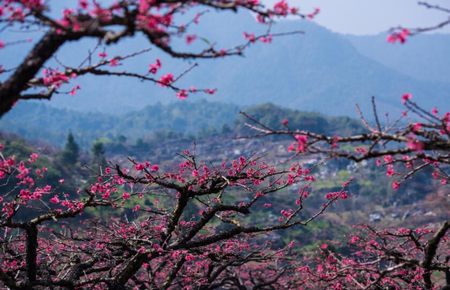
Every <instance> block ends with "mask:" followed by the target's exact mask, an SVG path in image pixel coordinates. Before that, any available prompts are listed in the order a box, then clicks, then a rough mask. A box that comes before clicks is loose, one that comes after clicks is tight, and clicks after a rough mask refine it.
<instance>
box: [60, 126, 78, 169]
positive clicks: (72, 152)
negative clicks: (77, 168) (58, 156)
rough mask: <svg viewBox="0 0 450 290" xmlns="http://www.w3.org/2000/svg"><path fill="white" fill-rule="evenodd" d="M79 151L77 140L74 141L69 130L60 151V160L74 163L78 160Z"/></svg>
mask: <svg viewBox="0 0 450 290" xmlns="http://www.w3.org/2000/svg"><path fill="white" fill-rule="evenodd" d="M79 153H80V147H79V146H78V144H77V142H75V138H74V137H73V134H72V132H70V133H69V135H67V141H66V146H65V147H64V151H63V153H62V161H63V162H64V163H67V164H75V163H77V161H78V156H79Z"/></svg>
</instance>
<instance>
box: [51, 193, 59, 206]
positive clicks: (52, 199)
mask: <svg viewBox="0 0 450 290" xmlns="http://www.w3.org/2000/svg"><path fill="white" fill-rule="evenodd" d="M50 202H51V203H54V204H58V203H59V202H60V200H59V198H58V196H57V195H55V196H53V197H52V198H50Z"/></svg>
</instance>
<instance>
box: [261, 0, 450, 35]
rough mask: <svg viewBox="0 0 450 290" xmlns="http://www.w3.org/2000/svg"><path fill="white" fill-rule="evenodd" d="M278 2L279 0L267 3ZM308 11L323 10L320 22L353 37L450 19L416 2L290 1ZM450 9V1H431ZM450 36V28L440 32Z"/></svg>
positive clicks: (399, 0) (385, 0) (360, 0)
mask: <svg viewBox="0 0 450 290" xmlns="http://www.w3.org/2000/svg"><path fill="white" fill-rule="evenodd" d="M263 2H265V3H274V2H275V0H263ZM288 2H290V3H295V4H296V6H297V7H300V9H302V10H304V11H308V9H309V10H311V9H313V8H314V7H320V8H321V13H320V15H319V16H317V18H316V20H315V21H316V22H317V23H319V24H321V25H323V26H325V27H327V28H329V29H330V30H332V31H335V32H340V33H349V34H376V33H379V32H383V31H387V30H388V29H389V28H391V27H395V26H399V25H402V26H405V27H417V26H429V25H433V24H437V23H439V22H440V21H443V20H446V19H448V17H449V15H448V14H445V13H442V12H437V11H431V10H428V9H426V8H424V7H423V6H419V5H417V2H418V1H415V0H289V1H288ZM428 2H429V3H430V4H438V5H441V6H443V7H446V8H450V0H430V1H428ZM439 32H440V33H443V32H445V33H450V27H446V28H445V29H442V30H439Z"/></svg>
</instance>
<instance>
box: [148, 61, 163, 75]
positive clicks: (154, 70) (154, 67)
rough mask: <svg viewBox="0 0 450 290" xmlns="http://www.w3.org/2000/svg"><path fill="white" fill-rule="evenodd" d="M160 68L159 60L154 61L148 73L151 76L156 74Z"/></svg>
mask: <svg viewBox="0 0 450 290" xmlns="http://www.w3.org/2000/svg"><path fill="white" fill-rule="evenodd" d="M160 68H161V60H160V59H159V58H158V59H156V61H155V63H152V64H151V65H150V66H149V69H148V71H149V72H150V73H152V74H156V73H157V72H158V70H159V69H160Z"/></svg>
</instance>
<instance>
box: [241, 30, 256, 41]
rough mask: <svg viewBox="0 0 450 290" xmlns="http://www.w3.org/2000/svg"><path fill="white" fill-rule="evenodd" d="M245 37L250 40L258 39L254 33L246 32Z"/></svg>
mask: <svg viewBox="0 0 450 290" xmlns="http://www.w3.org/2000/svg"><path fill="white" fill-rule="evenodd" d="M244 38H245V39H247V40H248V41H250V42H255V41H256V37H255V34H254V33H247V32H244Z"/></svg>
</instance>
